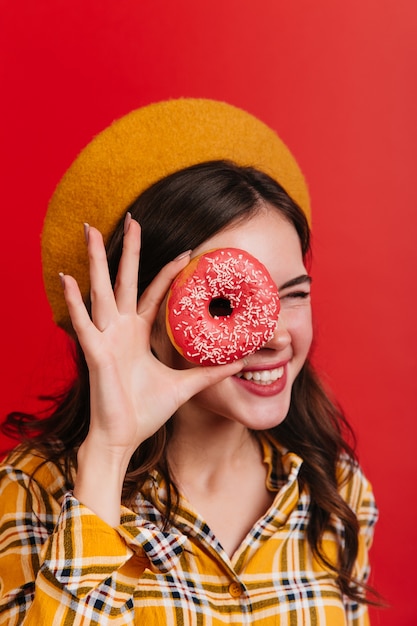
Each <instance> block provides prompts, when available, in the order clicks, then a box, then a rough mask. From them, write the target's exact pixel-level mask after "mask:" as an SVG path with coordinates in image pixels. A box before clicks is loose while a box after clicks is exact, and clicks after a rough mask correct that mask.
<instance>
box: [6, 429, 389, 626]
mask: <svg viewBox="0 0 417 626" xmlns="http://www.w3.org/2000/svg"><path fill="white" fill-rule="evenodd" d="M264 458H265V462H266V463H267V464H268V465H269V475H268V488H269V489H271V490H274V491H276V497H275V500H274V503H273V505H272V506H271V508H270V509H269V510H268V511H267V512H266V514H265V515H264V517H262V518H261V519H260V520H258V522H257V523H256V524H255V525H254V527H253V528H252V530H251V531H250V533H249V534H248V536H247V537H246V539H245V540H244V541H243V543H242V544H241V546H240V547H239V549H238V550H237V551H236V553H235V554H234V555H233V557H232V558H229V557H228V556H227V554H226V553H225V552H224V550H223V549H222V547H221V545H220V544H219V542H218V541H217V539H216V537H215V536H214V535H213V533H212V532H211V530H210V528H209V527H208V526H207V524H205V522H204V520H203V519H201V517H199V515H198V514H197V513H196V512H195V511H194V510H193V509H192V507H191V506H190V504H189V503H188V502H187V501H186V500H185V499H181V502H180V509H179V511H178V515H177V518H176V523H175V527H174V528H171V529H170V530H169V532H162V531H161V530H160V528H161V514H160V512H159V509H160V504H161V502H163V501H164V494H165V490H164V485H163V481H162V479H161V477H160V476H159V475H158V474H157V473H154V475H153V479H152V480H150V481H149V483H148V484H147V485H146V486H145V488H144V489H143V490H142V493H141V494H140V495H139V496H138V498H137V502H136V506H135V510H134V511H131V510H129V509H127V508H125V507H122V509H121V521H120V525H119V526H118V527H117V528H111V527H110V526H108V525H107V524H105V523H104V522H103V521H102V520H100V519H99V518H98V517H97V516H95V515H94V514H93V513H92V512H91V511H90V510H89V509H87V508H86V507H85V506H83V505H82V504H80V503H79V502H78V501H77V500H76V499H75V498H74V497H73V496H72V494H71V493H68V492H67V490H66V488H65V484H64V479H63V476H62V474H61V472H60V471H59V469H58V468H57V467H56V466H55V465H53V464H51V463H47V464H45V465H42V466H41V462H42V459H40V458H39V457H36V456H34V455H26V456H22V455H20V456H19V453H18V452H15V453H13V454H12V455H10V456H9V458H8V459H6V461H5V462H4V463H3V464H2V465H1V466H0V524H1V526H0V624H1V625H6V624H7V626H15V625H16V624H26V625H30V626H49V625H53V626H66V625H69V624H74V625H87V624H88V625H93V624H97V625H100V626H101V625H103V624H114V625H117V626H118V625H122V624H129V625H133V624H138V625H140V626H222V625H225V624H234V625H244V624H251V625H253V626H299V625H301V624H302V625H304V626H324V625H327V626H342V625H349V626H353V625H355V626H365V625H367V624H368V623H369V622H368V613H367V609H366V607H365V606H363V605H360V606H359V605H357V604H355V603H353V602H350V601H349V600H347V599H346V598H343V597H342V596H341V593H340V591H339V589H338V586H337V584H336V583H335V577H334V574H332V573H331V572H329V571H328V570H327V569H326V568H325V567H324V566H323V565H322V564H321V563H320V562H318V561H317V560H316V559H315V558H314V557H313V555H312V554H311V551H310V549H309V547H308V544H307V541H306V524H307V521H308V517H309V501H310V500H309V494H308V492H307V490H304V491H301V492H300V490H299V486H298V481H297V476H298V472H299V469H300V466H301V464H302V460H301V459H300V458H299V457H298V456H296V455H295V454H292V453H283V454H281V451H280V450H278V449H277V448H276V447H275V446H274V445H272V443H270V442H269V441H268V440H266V439H265V441H264ZM37 468H38V469H37ZM277 468H279V469H277ZM34 470H37V471H36V473H35V475H34V478H33V479H31V478H30V476H31V475H32V474H33V472H34ZM345 471H346V466H345V465H344V463H343V462H341V463H340V481H341V487H340V490H341V493H342V494H343V497H344V498H345V499H346V501H347V502H348V503H349V505H350V506H351V508H352V509H353V510H354V511H355V512H356V514H357V516H358V519H359V524H360V549H359V556H358V560H357V564H356V575H357V577H358V578H360V579H362V580H366V579H367V577H368V573H369V568H368V548H369V546H370V544H371V541H372V534H373V526H374V523H375V521H376V517H377V513H376V508H375V503H374V499H373V496H372V491H371V488H370V485H369V483H368V482H367V480H366V479H365V478H364V476H363V474H362V473H361V471H360V469H359V468H358V469H357V471H356V472H355V474H354V476H353V478H352V479H351V480H350V481H349V482H346V481H345V482H344V481H343V474H344V472H345ZM343 482H344V484H343ZM103 489H105V485H103ZM248 506H250V503H248ZM332 526H333V529H332V530H330V529H329V531H328V532H327V533H326V535H325V538H324V547H325V550H326V553H327V555H328V556H330V557H331V558H335V555H336V550H337V535H339V536H342V530H341V527H340V523H338V521H337V520H334V523H333V524H332Z"/></svg>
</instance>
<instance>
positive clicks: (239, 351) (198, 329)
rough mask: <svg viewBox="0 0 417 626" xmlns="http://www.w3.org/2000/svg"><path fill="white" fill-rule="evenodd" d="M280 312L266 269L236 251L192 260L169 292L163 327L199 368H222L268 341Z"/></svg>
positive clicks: (211, 253)
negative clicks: (219, 366)
mask: <svg viewBox="0 0 417 626" xmlns="http://www.w3.org/2000/svg"><path fill="white" fill-rule="evenodd" d="M279 310H280V303H279V295H278V290H277V287H276V285H275V283H274V281H273V280H272V278H271V276H270V275H269V273H268V270H267V269H266V267H265V266H264V265H263V264H262V263H260V261H258V259H256V258H255V257H253V256H252V255H250V254H248V253H247V252H245V251H244V250H240V249H238V248H217V249H215V250H209V251H208V252H204V253H203V254H200V255H199V256H196V257H194V258H193V259H191V261H190V263H189V264H188V265H187V266H186V267H185V268H184V269H183V270H182V271H181V272H180V273H179V274H178V275H177V276H176V278H175V279H174V281H173V283H172V285H171V288H170V290H169V292H168V297H167V303H166V327H167V332H168V336H169V338H170V340H171V343H172V344H173V346H174V347H175V348H176V349H177V351H178V352H179V353H180V354H181V355H182V356H183V357H184V358H185V359H187V360H188V361H190V362H192V363H198V364H200V365H222V364H225V363H230V362H231V361H235V360H237V359H241V358H243V357H244V356H247V355H248V354H252V353H253V352H255V351H256V350H258V349H259V348H261V347H262V346H263V345H265V343H266V342H267V341H269V340H270V339H271V338H272V336H273V334H274V331H275V328H276V325H277V322H278V314H279Z"/></svg>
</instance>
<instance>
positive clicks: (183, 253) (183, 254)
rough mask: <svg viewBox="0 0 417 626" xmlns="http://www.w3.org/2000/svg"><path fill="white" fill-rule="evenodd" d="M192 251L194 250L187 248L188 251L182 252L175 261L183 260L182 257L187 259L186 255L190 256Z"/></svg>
mask: <svg viewBox="0 0 417 626" xmlns="http://www.w3.org/2000/svg"><path fill="white" fill-rule="evenodd" d="M191 252H192V250H187V251H186V252H182V253H181V254H179V255H178V256H177V257H176V258H175V259H174V261H181V259H185V257H186V256H190V254H191Z"/></svg>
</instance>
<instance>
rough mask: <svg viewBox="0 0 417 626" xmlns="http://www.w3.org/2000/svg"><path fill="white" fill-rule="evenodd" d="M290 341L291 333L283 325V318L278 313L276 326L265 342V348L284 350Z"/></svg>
mask: <svg viewBox="0 0 417 626" xmlns="http://www.w3.org/2000/svg"><path fill="white" fill-rule="evenodd" d="M290 343H291V335H290V333H289V331H288V329H287V326H286V325H285V320H284V319H283V316H282V315H280V316H279V318H278V323H277V327H276V328H275V332H274V334H273V336H272V339H270V340H269V341H268V342H267V343H266V344H265V348H271V349H274V350H284V348H286V347H287V346H289V345H290Z"/></svg>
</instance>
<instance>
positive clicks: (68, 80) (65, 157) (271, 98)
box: [0, 0, 417, 626]
mask: <svg viewBox="0 0 417 626" xmlns="http://www.w3.org/2000/svg"><path fill="white" fill-rule="evenodd" d="M1 13H2V19H1V26H0V29H1V32H0V47H1V54H0V63H1V77H0V79H1V80H0V85H1V91H2V96H1V98H0V107H1V116H0V132H1V138H0V141H1V168H0V175H1V200H2V210H1V215H2V228H1V240H2V243H1V246H0V254H1V262H0V263H1V264H0V267H1V268H2V269H1V271H2V286H3V290H2V306H1V307H0V316H1V319H0V329H1V331H0V332H1V345H2V361H3V370H2V371H3V376H2V393H1V400H0V401H1V407H0V409H1V410H0V415H4V414H5V413H6V412H7V411H9V410H12V409H15V408H21V407H24V408H31V407H33V406H35V405H36V403H35V401H34V400H33V397H34V396H35V395H36V394H37V393H39V392H45V391H48V389H50V387H51V385H55V383H56V382H57V381H59V380H60V379H61V378H62V376H64V375H65V368H64V366H63V365H62V363H63V361H64V362H65V359H64V360H63V359H62V350H63V341H62V337H61V334H60V333H59V332H58V331H56V330H55V329H54V328H53V325H52V323H51V321H50V313H49V309H48V305H47V303H46V302H45V296H44V292H43V287H42V281H41V269H40V258H39V257H40V255H39V234H40V231H41V227H42V220H43V216H44V212H45V207H46V204H47V201H48V198H49V197H50V195H51V193H52V191H53V188H54V185H55V184H56V182H57V181H58V179H59V177H60V176H61V174H62V173H63V172H64V170H65V169H66V167H67V166H68V165H69V164H70V162H71V161H72V159H73V158H74V156H75V154H76V152H77V151H78V150H79V149H80V148H81V147H82V146H83V145H84V144H85V143H86V142H87V141H88V140H89V139H90V138H91V136H92V135H93V134H94V133H95V132H97V131H99V130H101V129H102V128H103V127H104V126H106V125H107V124H108V123H109V122H110V121H111V120H112V119H114V118H115V117H118V116H120V115H122V114H124V113H126V112H128V111H129V110H131V109H133V108H135V107H137V106H140V105H142V104H145V103H148V102H150V101H153V100H157V99H164V98H167V97H172V96H182V95H185V96H205V97H212V98H218V99H224V100H227V101H229V102H231V103H233V104H236V105H238V106H242V107H243V108H246V109H248V110H249V111H251V112H253V113H254V114H257V115H258V116H260V117H261V118H263V119H264V120H265V121H266V122H267V123H269V124H271V125H272V126H274V127H275V128H276V129H278V130H279V132H280V134H281V135H282V137H283V138H284V139H285V140H286V141H287V142H288V143H289V145H290V146H291V147H292V149H293V150H294V152H295V153H296V155H297V156H298V159H299V161H300V163H301V164H302V166H303V168H304V170H305V173H306V175H307V178H308V180H309V181H310V187H311V193H312V197H313V212H314V213H313V215H314V244H315V253H314V267H313V274H314V297H315V307H316V309H315V310H316V327H317V333H316V334H317V344H318V345H317V348H316V360H317V363H318V365H319V366H320V368H321V369H322V370H323V372H324V373H325V375H326V378H327V380H328V381H329V383H330V384H331V385H332V387H333V388H334V390H335V391H336V392H337V394H338V396H339V398H340V400H341V401H342V404H343V405H344V407H345V409H346V411H347V414H348V416H349V417H350V418H351V421H352V422H353V424H354V426H355V427H356V430H357V433H358V438H359V451H360V455H361V459H362V462H363V465H364V467H365V469H366V471H367V473H368V475H369V477H370V478H371V480H372V481H373V484H374V487H375V491H376V495H377V498H378V502H379V506H380V511H381V520H380V523H379V526H378V529H377V535H376V540H375V545H374V549H373V551H372V558H373V566H374V568H373V570H374V573H373V583H374V584H375V585H376V586H377V588H378V589H379V590H380V591H381V592H382V593H383V594H384V595H385V596H386V598H387V600H388V601H389V602H390V603H391V608H390V609H388V610H385V611H382V612H381V611H373V624H376V625H381V626H392V625H394V624H395V626H412V625H415V624H416V623H417V608H416V604H415V599H414V597H413V594H415V591H414V586H415V582H416V575H415V563H416V562H417V547H416V546H417V542H416V540H415V520H416V518H417V510H416V501H417V498H416V495H417V494H416V487H415V484H416V477H417V476H416V474H417V472H416V468H417V454H416V451H415V444H416V421H417V410H416V409H417V393H416V388H417V385H416V382H415V378H416V374H417V368H416V360H417V358H416V354H417V337H416V334H417V333H416V324H415V313H414V309H413V306H414V305H415V300H416V296H415V291H416V267H417V264H416V261H417V259H416V256H417V255H416V247H417V246H416V244H415V241H414V238H415V237H414V232H415V229H416V227H417V211H416V206H417V192H416V185H415V177H416V174H415V169H416V162H417V161H416V157H417V123H416V105H417V80H416V77H417V68H416V59H417V4H416V3H415V0H385V1H384V2H381V0H351V1H350V2H335V1H334V0H318V1H316V2H312V1H311V0H294V1H293V2H279V0H257V1H256V2H255V1H250V0H247V1H246V2H242V0H210V2H208V1H204V0H202V1H201V2H192V1H191V0H176V2H169V1H168V0H152V2H151V1H150V0H148V1H146V0H143V1H138V0H101V1H100V2H99V1H98V0H95V1H91V0H72V2H65V3H64V2H57V1H56V0H36V2H33V1H32V0H20V2H16V3H13V2H7V3H6V2H1Z"/></svg>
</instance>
